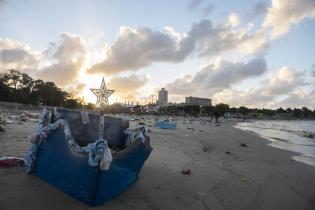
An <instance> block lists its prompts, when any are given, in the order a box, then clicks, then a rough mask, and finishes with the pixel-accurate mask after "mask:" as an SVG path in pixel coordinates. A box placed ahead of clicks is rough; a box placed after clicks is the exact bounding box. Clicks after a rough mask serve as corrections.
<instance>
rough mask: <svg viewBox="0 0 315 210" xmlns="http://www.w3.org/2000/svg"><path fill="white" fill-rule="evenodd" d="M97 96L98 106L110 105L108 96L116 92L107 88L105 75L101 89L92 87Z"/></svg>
mask: <svg viewBox="0 0 315 210" xmlns="http://www.w3.org/2000/svg"><path fill="white" fill-rule="evenodd" d="M90 90H91V91H92V92H93V93H94V94H95V95H96V97H97V100H96V106H97V107H101V108H102V107H105V106H107V105H108V98H109V96H110V95H111V94H112V93H113V92H114V90H107V89H106V85H105V80H104V77H103V80H102V84H101V87H100V89H92V88H91V89H90Z"/></svg>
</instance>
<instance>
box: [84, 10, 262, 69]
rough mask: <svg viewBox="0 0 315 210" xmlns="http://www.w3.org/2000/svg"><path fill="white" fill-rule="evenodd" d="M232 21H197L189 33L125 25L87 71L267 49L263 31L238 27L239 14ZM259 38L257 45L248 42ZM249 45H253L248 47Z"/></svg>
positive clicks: (138, 66)
mask: <svg viewBox="0 0 315 210" xmlns="http://www.w3.org/2000/svg"><path fill="white" fill-rule="evenodd" d="M230 19H231V20H230V21H231V22H232V24H228V25H227V24H219V25H214V24H213V23H212V22H211V21H210V20H202V21H200V22H198V23H194V24H193V25H192V27H191V30H190V31H189V32H188V33H187V34H180V33H177V32H175V30H174V29H172V28H170V27H168V28H165V30H164V32H160V31H154V30H152V29H150V28H145V27H134V28H131V27H122V28H121V30H120V33H119V35H118V37H117V39H116V41H115V42H114V43H113V44H112V45H111V46H109V47H108V48H107V50H106V53H105V55H104V57H105V58H104V59H103V60H102V61H101V62H99V63H97V64H95V65H93V66H92V67H91V68H89V69H88V70H87V72H88V73H105V74H108V75H110V74H116V73H119V72H123V71H130V70H133V71H136V70H138V69H140V68H144V67H147V66H150V65H151V64H152V63H154V62H169V63H178V62H181V61H183V60H185V59H186V58H187V56H189V55H192V54H196V55H197V56H199V57H204V56H214V55H215V56H218V55H220V54H222V53H225V52H228V51H232V50H235V51H236V50H237V51H238V52H242V53H253V52H257V51H260V50H264V49H265V47H266V43H267V42H266V40H265V36H263V33H260V34H255V33H254V34H249V33H247V31H246V30H239V31H235V30H233V29H232V27H231V25H233V26H236V25H237V24H238V16H237V15H236V14H232V16H231V18H230ZM254 41H255V42H257V43H258V45H257V44H256V45H249V43H253V42H254ZM249 46H250V47H249Z"/></svg>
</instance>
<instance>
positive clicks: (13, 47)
mask: <svg viewBox="0 0 315 210" xmlns="http://www.w3.org/2000/svg"><path fill="white" fill-rule="evenodd" d="M85 47H86V46H85V41H84V40H83V38H81V37H80V36H78V35H75V34H70V33H62V34H61V35H60V37H59V41H58V42H51V43H50V44H49V46H48V47H47V49H45V50H42V51H35V50H34V49H32V48H31V47H30V46H29V45H27V44H25V43H21V42H18V41H15V40H11V39H0V65H1V67H3V68H6V69H16V70H19V71H21V72H26V73H28V74H30V75H31V76H34V77H36V78H41V79H44V80H47V81H52V82H55V83H56V84H57V85H61V86H65V85H67V84H68V83H71V82H73V81H75V80H76V78H77V76H78V74H79V71H80V70H81V68H82V67H83V66H84V64H85V61H86V48H85Z"/></svg>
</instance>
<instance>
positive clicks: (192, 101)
mask: <svg viewBox="0 0 315 210" xmlns="http://www.w3.org/2000/svg"><path fill="white" fill-rule="evenodd" d="M185 104H187V105H202V106H211V99H210V98H197V97H192V96H189V97H185Z"/></svg>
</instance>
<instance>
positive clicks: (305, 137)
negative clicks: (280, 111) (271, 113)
mask: <svg viewBox="0 0 315 210" xmlns="http://www.w3.org/2000/svg"><path fill="white" fill-rule="evenodd" d="M234 127H235V128H238V129H242V130H245V131H250V132H252V133H255V134H257V135H259V136H262V137H263V138H265V139H267V140H269V141H270V143H269V144H268V145H270V146H272V147H276V148H280V149H284V150H288V151H293V152H297V153H299V154H297V155H294V156H293V157H292V158H293V159H294V160H296V161H299V162H303V163H306V164H308V165H312V166H315V121H311V120H289V121H286V120H257V121H248V122H240V123H237V124H236V125H235V126H234Z"/></svg>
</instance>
